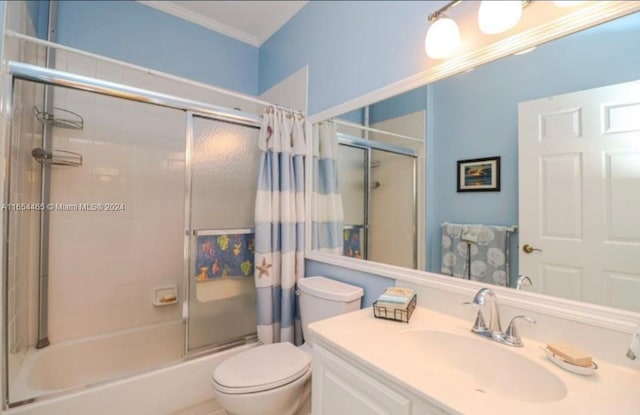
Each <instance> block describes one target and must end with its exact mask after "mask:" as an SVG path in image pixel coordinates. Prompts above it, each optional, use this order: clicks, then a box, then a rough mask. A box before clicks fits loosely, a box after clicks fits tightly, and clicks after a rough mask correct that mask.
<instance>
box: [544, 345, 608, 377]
mask: <svg viewBox="0 0 640 415" xmlns="http://www.w3.org/2000/svg"><path fill="white" fill-rule="evenodd" d="M542 350H544V352H545V353H546V354H547V359H549V360H551V361H552V362H553V363H554V364H555V365H556V366H559V367H561V368H563V369H564V370H567V371H569V372H571V373H575V374H576V375H580V376H593V375H595V374H596V370H598V365H597V364H596V362H591V366H590V367H584V366H578V365H574V364H573V363H570V362H567V361H566V360H564V359H563V358H561V357H560V356H558V355H556V354H555V353H553V352H552V351H551V350H549V349H548V348H547V347H542Z"/></svg>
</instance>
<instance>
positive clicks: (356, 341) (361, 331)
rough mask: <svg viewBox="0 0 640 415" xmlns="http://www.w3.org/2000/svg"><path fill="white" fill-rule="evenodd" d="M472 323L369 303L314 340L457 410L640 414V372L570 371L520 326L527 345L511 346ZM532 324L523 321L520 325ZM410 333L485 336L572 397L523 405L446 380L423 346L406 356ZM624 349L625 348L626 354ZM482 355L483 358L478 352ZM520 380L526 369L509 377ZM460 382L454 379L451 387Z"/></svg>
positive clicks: (604, 365)
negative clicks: (404, 318)
mask: <svg viewBox="0 0 640 415" xmlns="http://www.w3.org/2000/svg"><path fill="white" fill-rule="evenodd" d="M472 324H473V322H472V321H463V320H460V319H457V318H453V317H451V316H449V315H446V314H442V313H438V312H435V311H433V310H429V309H427V308H423V307H416V309H415V311H414V313H413V315H412V317H411V319H410V322H409V323H402V322H395V321H388V320H382V319H377V318H374V317H373V310H372V309H371V308H366V309H363V310H360V311H356V312H353V313H349V314H345V315H341V316H338V317H334V318H330V319H327V320H322V321H318V322H315V323H312V324H310V325H309V328H310V329H311V332H312V336H313V342H314V343H318V344H321V345H325V346H328V347H329V349H332V350H334V351H336V352H338V355H339V356H342V357H343V358H346V359H347V360H348V361H350V362H351V363H352V364H354V365H355V366H356V367H358V366H360V367H361V368H365V369H366V370H367V371H368V372H369V373H373V374H375V375H378V376H379V377H378V379H386V380H387V381H389V382H390V383H391V384H392V385H396V386H397V387H398V388H399V390H400V391H402V390H407V391H409V392H411V393H413V394H414V395H418V396H419V397H421V398H422V399H424V400H425V401H427V402H429V403H431V404H433V405H435V406H438V407H440V408H442V409H444V410H446V411H447V412H449V413H452V414H465V415H471V414H480V415H482V414H487V415H489V414H491V415H499V414H518V415H528V414H530V415H540V414H545V415H551V414H563V415H569V414H570V415H573V414H580V415H592V414H593V415H596V414H603V415H640V371H638V370H635V369H630V368H626V367H622V366H618V365H614V364H612V363H609V362H606V361H603V360H601V359H599V358H598V356H594V357H593V359H594V361H595V362H597V364H598V370H597V373H596V374H595V375H594V376H588V377H586V376H580V375H576V374H573V373H570V372H567V371H565V370H563V369H561V368H559V367H557V366H556V365H554V364H553V363H551V362H550V361H549V360H547V358H546V356H545V353H544V351H543V350H542V348H543V347H544V346H545V345H543V344H541V343H538V342H535V341H533V340H530V339H527V338H526V327H524V326H522V327H521V333H522V334H523V341H524V347H521V348H517V347H510V346H506V345H502V344H499V343H496V342H492V341H491V340H489V339H484V338H482V337H481V336H478V335H476V334H473V333H471V331H470V328H471V326H472ZM522 324H525V323H524V322H521V325H522ZM407 330H433V331H439V332H446V333H451V334H456V335H459V336H467V337H471V338H478V339H480V340H484V341H486V342H488V343H493V344H495V346H496V347H501V348H506V349H508V352H510V353H516V354H519V355H521V356H523V357H526V358H529V359H531V360H532V361H534V362H536V363H538V364H539V365H541V366H543V367H544V368H545V369H547V370H548V371H549V372H551V373H552V374H554V375H556V376H557V377H558V378H559V379H560V380H561V381H562V382H563V383H564V385H565V386H566V395H565V396H564V397H563V398H561V399H559V400H555V401H552V402H531V401H527V402H523V401H521V400H517V399H513V398H511V397H509V396H505V395H504V394H500V393H491V390H490V389H489V390H488V391H486V392H485V391H483V392H482V393H476V392H474V391H471V390H467V389H465V385H462V384H455V383H454V382H444V381H443V379H440V378H439V377H438V376H433V374H432V373H431V374H430V373H429V371H428V368H427V367H426V366H425V365H428V361H429V359H433V358H436V359H437V357H434V356H426V355H424V356H421V355H420V350H413V351H412V353H407V350H410V349H406V348H403V347H401V345H399V344H398V342H399V341H400V340H401V339H402V337H398V334H399V333H401V332H403V331H407ZM621 353H624V351H621ZM475 358H477V359H482V358H483V356H482V355H480V354H478V355H477V356H475ZM510 376H513V379H516V378H517V377H518V376H526V374H525V373H513V374H510ZM452 383H454V384H452Z"/></svg>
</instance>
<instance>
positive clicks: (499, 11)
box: [424, 0, 532, 59]
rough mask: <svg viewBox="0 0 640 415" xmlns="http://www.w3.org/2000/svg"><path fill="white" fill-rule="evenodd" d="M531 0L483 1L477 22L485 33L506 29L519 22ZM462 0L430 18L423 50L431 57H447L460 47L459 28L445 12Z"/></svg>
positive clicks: (436, 12) (500, 31)
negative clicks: (523, 10)
mask: <svg viewBox="0 0 640 415" xmlns="http://www.w3.org/2000/svg"><path fill="white" fill-rule="evenodd" d="M531 1H532V0H525V1H521V0H503V1H481V2H480V9H479V10H478V25H479V26H480V30H481V31H482V32H483V33H486V34H497V33H502V32H505V31H507V30H509V29H511V28H512V27H514V26H515V25H516V24H518V22H519V21H520V17H521V16H522V9H523V8H525V7H527V6H528V5H529V3H531ZM460 3H462V0H458V1H452V2H449V3H447V4H446V5H445V6H444V7H442V8H440V9H439V10H436V11H435V12H433V13H432V14H431V15H430V16H429V17H428V18H427V21H428V22H429V23H431V26H430V27H429V30H427V35H426V37H425V40H424V50H425V52H426V53H427V56H429V57H430V58H432V59H444V58H448V57H450V56H451V55H453V54H454V53H455V52H456V51H457V50H458V49H459V48H460V29H459V28H458V25H457V24H456V22H455V21H453V19H451V18H449V17H448V16H446V15H445V13H446V12H447V11H448V10H449V9H451V8H452V7H454V6H457V5H458V4H460Z"/></svg>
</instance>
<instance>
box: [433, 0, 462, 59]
mask: <svg viewBox="0 0 640 415" xmlns="http://www.w3.org/2000/svg"><path fill="white" fill-rule="evenodd" d="M461 2H462V1H461V0H459V1H452V2H450V3H449V4H447V5H446V6H444V7H443V8H441V9H440V10H437V11H436V12H434V13H432V14H431V15H430V16H429V17H428V18H427V21H428V22H429V23H431V26H430V27H429V30H427V36H426V37H425V39H424V51H425V52H426V53H427V56H429V57H430V58H432V59H444V58H448V57H449V56H451V55H453V54H454V53H455V52H456V51H457V50H458V48H460V29H459V28H458V25H457V24H456V22H454V21H453V19H450V18H449V17H447V16H446V15H445V14H444V13H445V12H446V11H447V10H449V9H450V8H451V7H454V6H456V5H457V4H458V3H461Z"/></svg>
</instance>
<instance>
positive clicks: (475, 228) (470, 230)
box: [460, 225, 483, 243]
mask: <svg viewBox="0 0 640 415" xmlns="http://www.w3.org/2000/svg"><path fill="white" fill-rule="evenodd" d="M482 228H483V226H482V225H465V226H463V227H462V233H461V235H460V239H462V240H463V241H467V242H473V243H477V242H478V238H479V236H480V232H481V231H482Z"/></svg>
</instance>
